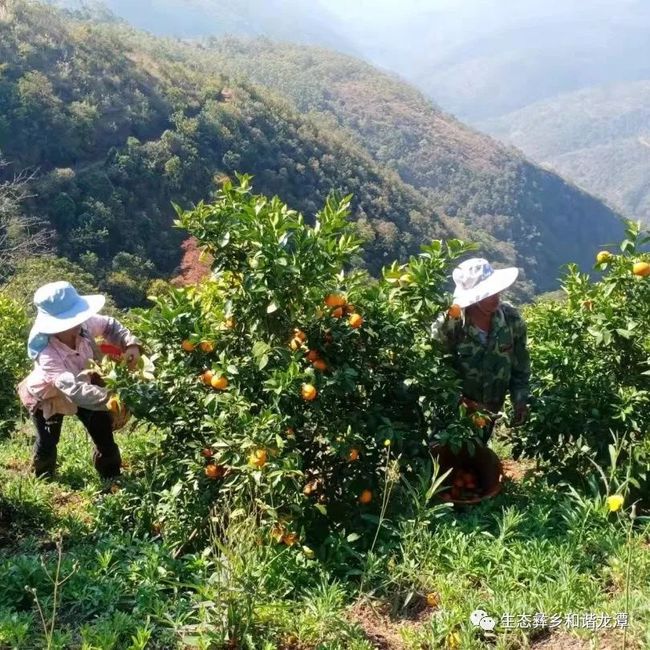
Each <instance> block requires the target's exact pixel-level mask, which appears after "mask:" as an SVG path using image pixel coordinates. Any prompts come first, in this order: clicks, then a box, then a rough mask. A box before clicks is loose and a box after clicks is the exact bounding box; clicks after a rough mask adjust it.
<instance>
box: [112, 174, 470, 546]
mask: <svg viewBox="0 0 650 650" xmlns="http://www.w3.org/2000/svg"><path fill="white" fill-rule="evenodd" d="M348 206H349V201H348V200H347V199H345V200H342V201H337V200H334V199H330V200H328V201H327V204H326V205H325V207H324V209H323V210H322V211H321V212H320V213H319V214H318V215H317V217H316V221H315V224H314V225H313V226H309V225H307V224H306V223H305V222H304V220H303V217H302V216H301V215H299V214H298V213H296V212H294V211H293V210H290V209H289V208H288V207H287V206H286V205H284V204H283V203H282V202H281V201H280V200H279V199H277V198H274V199H267V198H265V197H262V196H254V195H252V193H251V189H250V184H249V179H248V178H247V177H242V178H240V183H239V184H238V185H232V184H231V183H230V182H227V183H226V184H225V185H224V187H223V189H222V190H221V191H220V193H219V195H218V197H217V201H216V203H215V204H214V205H206V204H199V205H198V206H197V208H196V209H195V210H193V211H190V212H186V213H182V214H180V219H179V222H178V223H179V225H181V226H182V227H184V228H185V229H187V230H188V232H189V234H190V235H192V236H193V237H196V239H197V240H198V241H199V242H200V245H201V246H202V247H203V248H204V249H205V250H206V252H207V253H209V254H210V255H211V256H212V257H213V259H214V265H213V273H212V275H211V277H210V278H209V279H207V280H206V281H205V282H204V283H203V284H202V285H200V286H198V287H196V288H176V289H171V290H170V291H169V293H168V294H165V295H162V296H159V297H158V298H156V299H155V300H156V305H155V307H154V308H153V309H151V310H149V311H140V312H139V322H140V324H139V330H140V332H139V333H140V335H141V336H142V338H143V339H144V340H145V341H147V343H148V345H149V346H150V347H151V351H152V354H153V358H154V360H155V364H156V377H155V380H154V381H149V382H147V381H133V380H132V379H131V378H129V377H128V374H127V373H126V371H125V370H124V369H123V368H121V367H119V366H117V367H116V368H115V372H113V373H112V374H111V376H110V377H109V381H110V382H111V383H112V385H113V386H114V387H116V388H117V389H118V390H119V392H120V394H121V396H122V398H123V399H124V400H125V402H126V403H127V404H128V406H129V407H130V408H131V409H132V410H133V411H134V413H135V414H136V415H138V416H140V417H143V418H146V419H148V420H150V421H151V422H153V423H155V424H156V425H158V426H161V427H163V428H164V429H166V430H167V431H168V437H167V441H166V443H165V447H166V455H165V458H164V459H162V464H161V468H160V471H159V472H158V474H157V476H158V479H157V480H159V481H160V482H161V483H162V484H161V485H157V486H156V487H155V488H153V489H155V490H156V493H157V494H159V495H161V498H160V500H159V502H158V506H157V508H158V514H157V518H158V521H157V522H152V521H143V522H142V523H144V525H152V524H155V525H156V527H161V526H162V528H163V529H164V530H165V531H166V534H167V535H168V536H171V537H172V538H174V537H175V538H177V539H178V541H179V543H181V540H183V539H186V538H187V533H188V532H189V531H193V532H194V534H193V537H195V536H196V535H197V534H199V533H200V531H201V530H204V531H205V529H206V528H207V525H208V523H207V514H208V512H209V509H210V507H211V505H212V504H214V503H215V501H218V502H219V503H220V504H223V505H225V504H226V503H228V504H229V508H236V507H237V504H240V505H241V506H242V507H243V508H244V510H245V511H246V512H248V511H250V509H251V508H254V512H255V519H256V520H257V522H258V523H260V524H263V525H264V526H265V527H266V530H267V532H268V534H269V535H271V536H272V537H274V538H275V539H276V541H278V542H283V543H285V544H287V545H292V544H293V543H295V541H296V540H297V539H300V538H302V536H303V535H304V534H305V533H307V534H308V535H309V537H310V538H311V539H314V538H317V539H320V540H322V538H323V537H324V536H325V534H326V533H327V531H328V530H331V529H332V527H334V528H339V529H345V530H346V531H360V532H361V533H363V532H364V530H365V529H366V528H368V527H369V526H374V527H376V524H377V513H378V512H379V510H380V508H381V505H382V499H383V496H384V494H383V492H382V489H383V484H384V482H385V481H386V480H387V478H386V476H387V471H386V470H387V468H389V467H390V471H391V472H393V473H395V472H397V471H399V472H405V473H409V472H416V471H417V470H418V469H419V468H420V467H421V465H422V464H423V463H426V462H427V461H428V460H429V458H428V443H429V441H430V439H431V438H432V437H433V436H434V435H438V436H443V437H444V436H446V437H447V439H448V438H449V435H450V431H451V432H455V434H454V435H456V436H460V437H463V436H466V437H468V438H474V437H475V433H476V432H475V431H474V430H473V429H471V428H469V427H468V426H467V425H466V424H464V423H460V424H459V423H458V421H457V420H458V407H457V398H458V384H457V380H456V378H455V376H454V374H453V372H452V371H451V370H450V368H449V367H448V366H447V364H445V363H443V362H442V355H441V353H440V352H439V351H437V350H435V349H433V348H432V346H431V344H430V341H429V334H428V332H429V330H430V327H429V326H430V324H431V323H432V322H433V321H434V320H435V318H436V317H437V316H438V314H439V313H440V311H441V310H442V309H444V308H446V307H448V298H447V296H446V294H445V291H444V289H443V286H444V284H445V282H446V278H447V275H448V272H449V270H450V268H451V266H452V265H453V264H454V263H455V260H456V259H457V258H458V256H460V255H461V254H463V253H464V252H466V251H467V250H468V247H467V246H465V245H464V244H463V243H461V242H459V241H456V240H452V241H448V242H447V243H446V245H443V243H442V242H439V241H436V242H433V243H432V244H431V245H430V246H427V247H424V249H423V252H422V254H421V255H419V256H418V257H415V258H413V259H412V260H411V261H410V262H409V263H408V264H406V265H398V264H393V265H391V266H389V267H387V268H386V269H384V272H383V274H382V277H381V278H380V279H373V278H372V277H370V276H369V275H368V274H367V273H366V272H365V271H359V270H355V269H354V268H352V267H351V261H352V260H353V259H354V256H355V255H356V254H357V253H358V249H359V246H360V243H359V242H358V241H357V240H356V239H355V238H354V236H353V235H352V234H351V232H352V231H351V230H350V228H349V225H348V221H347V217H348ZM125 498H126V497H125ZM142 498H146V495H138V496H137V497H136V498H135V499H134V500H133V502H132V503H131V507H132V508H133V512H134V513H135V514H134V516H136V518H137V517H138V516H142V517H144V515H142V510H141V509H139V508H138V506H139V505H141V504H142V501H141V499H142ZM138 513H140V514H138Z"/></svg>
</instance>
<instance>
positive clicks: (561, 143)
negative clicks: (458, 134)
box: [483, 81, 650, 221]
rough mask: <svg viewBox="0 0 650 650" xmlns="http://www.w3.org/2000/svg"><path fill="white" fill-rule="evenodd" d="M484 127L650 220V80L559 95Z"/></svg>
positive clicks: (632, 213)
mask: <svg viewBox="0 0 650 650" xmlns="http://www.w3.org/2000/svg"><path fill="white" fill-rule="evenodd" d="M483 126H484V128H485V129H486V130H489V131H490V132H491V133H493V134H494V135H496V136H497V137H499V138H501V139H503V140H506V141H508V142H511V143H512V144H514V145H516V146H517V147H520V148H521V149H522V150H523V151H524V152H526V154H528V155H530V156H531V157H532V158H534V159H535V160H538V161H539V162H542V163H544V164H547V165H550V166H552V167H553V168H554V169H556V170H558V171H559V172H560V173H561V174H564V175H566V176H567V177H569V178H572V179H575V180H576V182H578V183H579V184H580V185H581V186H582V187H584V188H586V189H587V190H588V191H590V192H593V193H594V194H597V195H599V196H602V197H604V198H605V199H607V200H608V201H609V202H610V204H612V205H613V206H615V207H616V208H617V209H619V210H620V211H621V212H623V213H625V214H627V215H629V216H630V217H635V218H640V219H643V220H645V221H650V81H636V82H627V83H622V84H613V85H607V86H599V87H596V88H589V89H587V90H580V91H577V92H574V93H569V94H566V95H559V96H558V97H554V98H553V99H550V100H546V101H543V102H538V103H536V104H532V105H530V106H527V107H526V108H524V109H522V110H520V111H516V112H514V113H510V114H508V115H505V116H504V117H501V118H498V119H495V120H490V121H487V122H485V123H484V124H483Z"/></svg>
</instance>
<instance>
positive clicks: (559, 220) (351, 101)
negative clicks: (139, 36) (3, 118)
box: [185, 39, 621, 290]
mask: <svg viewBox="0 0 650 650" xmlns="http://www.w3.org/2000/svg"><path fill="white" fill-rule="evenodd" d="M185 56H186V57H187V60H188V61H192V62H193V65H195V66H197V67H200V68H201V69H204V68H205V66H206V65H207V66H209V67H210V68H212V69H214V70H221V71H224V72H226V73H227V74H232V75H233V76H238V77H240V78H242V79H247V80H250V81H253V82H254V83H256V84H261V85H265V86H267V87H268V88H271V89H273V90H275V91H276V92H278V93H280V94H282V95H283V96H284V97H285V98H286V99H287V100H289V101H291V102H292V103H293V104H294V105H295V106H297V107H298V109H299V110H300V111H301V112H311V113H312V114H315V115H316V116H317V117H318V119H320V120H323V121H324V123H326V124H330V125H331V130H335V129H340V128H343V129H345V131H347V132H348V133H349V134H350V137H351V138H352V139H354V140H355V141H356V142H357V143H358V144H359V146H362V147H363V148H365V149H366V150H368V151H369V152H370V153H371V155H372V156H373V157H374V158H375V159H376V160H377V161H378V162H380V163H381V164H382V165H385V166H386V167H388V168H390V169H392V170H394V171H395V172H397V173H398V174H399V175H400V177H401V178H402V179H403V180H404V181H405V182H406V183H409V184H411V185H413V186H415V187H416V188H417V189H419V190H420V191H421V192H423V193H424V194H426V195H427V196H428V197H429V200H430V201H431V203H432V204H433V205H435V207H436V208H437V209H438V210H439V211H440V212H442V213H444V214H447V215H450V216H452V217H454V218H455V219H456V220H460V221H462V222H463V223H465V224H466V225H467V226H468V227H469V228H470V229H471V231H472V232H473V233H478V232H482V231H487V232H489V233H490V234H492V235H493V236H494V237H496V238H497V239H499V240H500V241H503V242H507V243H508V245H509V246H510V247H512V250H513V251H515V253H514V254H515V255H516V259H517V263H518V264H519V265H520V266H522V267H523V268H525V269H526V272H527V274H528V276H529V277H530V278H531V279H532V280H533V281H534V282H535V284H536V285H537V286H538V288H540V289H544V290H546V289H550V288H551V287H552V286H553V283H554V280H555V277H556V276H557V272H558V268H559V266H560V265H561V264H563V263H566V262H567V261H569V260H575V261H578V262H579V263H581V264H583V265H584V266H589V265H590V264H591V262H592V259H593V253H594V250H595V248H596V247H597V246H598V245H602V244H604V243H605V242H608V241H610V240H612V239H615V238H616V237H618V236H619V235H620V232H621V230H620V224H619V221H618V218H617V216H616V215H615V214H613V213H612V211H611V210H609V209H608V208H607V207H605V206H604V205H603V204H602V203H600V202H599V201H597V200H595V199H594V198H593V197H591V196H589V195H588V194H586V193H584V192H582V191H580V190H579V189H577V188H576V187H574V186H572V185H570V184H568V183H566V182H565V181H563V180H562V179H561V178H559V177H558V176H557V175H555V174H553V173H550V172H548V171H546V170H543V169H541V168H540V167H537V166H536V165H534V164H531V163H530V162H529V161H527V160H526V159H525V158H523V157H522V156H521V155H520V154H518V153H517V152H515V151H514V150H512V149H510V148H506V147H504V146H502V145H500V144H498V143H497V142H496V141H494V140H492V139H491V138H489V137H487V136H484V135H482V134H480V133H477V132H475V131H473V130H471V129H469V128H467V127H466V126H464V125H463V124H461V123H460V122H458V121H457V120H455V119H454V118H453V117H451V116H449V115H447V114H445V113H442V112H441V111H440V110H438V109H437V108H436V107H435V106H434V105H433V104H432V103H431V102H430V101H428V100H427V99H426V98H425V97H423V96H422V94H420V93H419V92H418V91H417V90H415V89H414V88H413V87H411V86H409V85H408V84H406V83H404V82H402V81H400V80H399V79H397V78H395V77H393V76H390V75H388V74H385V73H382V72H380V71H378V70H377V69H376V68H373V67H372V66H370V65H367V64H365V63H363V62H361V61H358V60H356V59H353V58H351V57H348V56H346V55H342V54H337V53H334V52H331V51H326V50H322V49H316V48H307V47H301V46H291V45H278V44H274V43H272V42H270V41H268V40H254V41H251V40H247V41H243V40H235V39H221V40H211V41H210V42H209V45H208V46H207V47H206V48H199V47H197V48H196V49H195V51H191V53H190V54H189V55H188V54H187V53H186V54H185Z"/></svg>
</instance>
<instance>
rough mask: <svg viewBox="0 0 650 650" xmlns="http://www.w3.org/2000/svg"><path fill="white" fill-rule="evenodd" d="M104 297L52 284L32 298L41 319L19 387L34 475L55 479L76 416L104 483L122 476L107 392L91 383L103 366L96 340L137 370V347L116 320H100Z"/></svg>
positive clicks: (35, 327) (30, 342)
mask: <svg viewBox="0 0 650 650" xmlns="http://www.w3.org/2000/svg"><path fill="white" fill-rule="evenodd" d="M105 300H106V299H105V298H104V296H100V295H92V296H80V295H79V294H78V293H77V290H76V289H75V288H74V287H73V286H72V285H71V284H70V283H69V282H51V283H49V284H46V285H44V286H42V287H41V288H40V289H38V290H37V291H36V293H35V294H34V304H35V305H36V309H37V315H36V320H35V321H34V325H33V327H32V330H31V332H30V335H29V340H28V343H27V351H28V355H29V357H30V359H32V360H33V361H34V369H33V370H32V372H31V373H30V374H29V375H28V376H27V378H26V379H24V380H23V381H22V382H21V383H20V385H19V386H18V394H19V396H20V398H21V401H22V403H23V404H24V405H25V407H26V408H27V409H28V410H29V412H30V414H31V417H32V420H33V422H34V425H35V427H36V441H35V444H34V458H33V469H34V472H35V473H36V474H37V475H38V476H49V477H52V476H53V475H54V472H55V470H56V461H57V445H58V442H59V438H60V436H61V427H62V424H63V417H64V416H65V415H73V414H76V415H77V416H78V417H79V419H80V420H81V422H82V423H83V424H84V426H85V427H86V429H87V431H88V433H89V435H90V437H91V438H92V440H93V443H94V445H95V449H94V452H93V462H94V465H95V468H96V470H97V471H98V473H99V474H100V476H102V477H103V478H110V477H113V476H117V475H119V474H120V466H121V458H120V450H119V448H118V446H117V444H116V443H115V439H114V437H113V421H112V418H111V413H110V412H109V410H108V406H107V403H108V400H109V398H110V395H109V393H108V391H107V389H106V388H104V387H102V386H99V385H96V384H94V383H92V377H91V376H90V374H89V373H88V372H87V370H88V364H89V362H90V361H91V360H93V359H94V360H96V361H99V360H101V357H102V355H101V352H100V351H99V349H98V347H97V345H96V343H95V338H96V337H103V338H104V339H105V340H106V341H107V342H108V343H110V344H112V345H115V346H117V347H119V348H120V349H121V350H123V352H124V356H125V359H126V360H127V362H128V363H129V365H130V366H131V367H133V366H134V365H135V364H136V363H137V361H138V359H139V357H140V343H139V341H138V340H137V339H136V338H135V337H134V336H133V335H132V334H131V332H129V330H128V329H126V328H125V327H124V326H123V325H121V324H120V323H119V322H118V321H117V320H115V319H114V318H111V317H108V316H102V315H99V312H100V311H101V309H102V308H103V306H104V303H105Z"/></svg>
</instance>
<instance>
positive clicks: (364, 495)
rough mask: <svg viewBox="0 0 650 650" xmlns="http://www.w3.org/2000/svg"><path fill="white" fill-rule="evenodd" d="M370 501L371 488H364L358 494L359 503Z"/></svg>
mask: <svg viewBox="0 0 650 650" xmlns="http://www.w3.org/2000/svg"><path fill="white" fill-rule="evenodd" d="M371 501H372V491H371V490H364V491H363V492H362V493H361V494H360V495H359V503H363V504H364V505H365V504H368V503H370V502H371Z"/></svg>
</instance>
